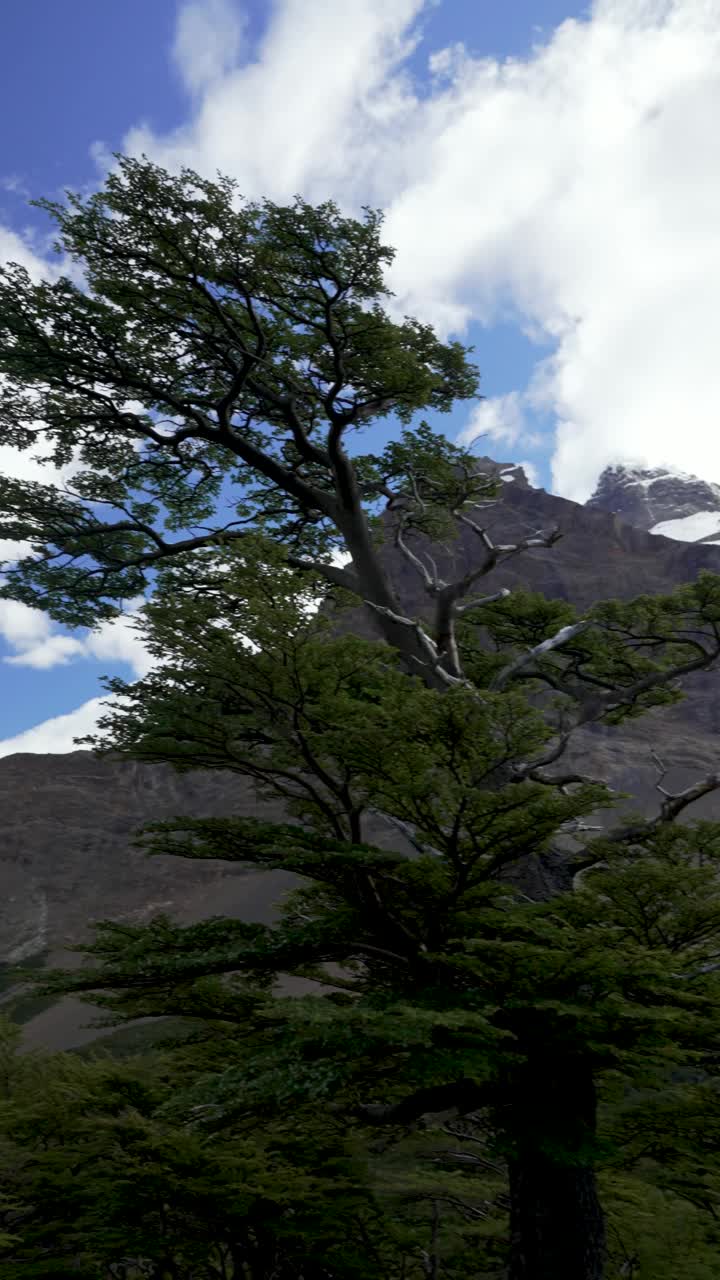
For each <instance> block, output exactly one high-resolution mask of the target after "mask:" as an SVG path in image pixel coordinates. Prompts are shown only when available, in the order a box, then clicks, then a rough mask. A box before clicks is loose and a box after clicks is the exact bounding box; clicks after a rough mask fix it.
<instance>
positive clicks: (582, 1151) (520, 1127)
mask: <svg viewBox="0 0 720 1280" xmlns="http://www.w3.org/2000/svg"><path fill="white" fill-rule="evenodd" d="M508 1111H510V1119H511V1124H510V1125H508V1123H507V1119H508V1118H507V1116H506V1118H505V1126H504V1127H505V1131H506V1132H508V1129H510V1132H509V1136H510V1138H511V1145H512V1154H511V1156H510V1158H509V1161H508V1165H509V1178H510V1206H511V1207H510V1242H511V1243H510V1266H509V1271H508V1280H603V1276H604V1273H605V1224H604V1218H603V1212H602V1208H601V1205H600V1201H599V1199H598V1194H597V1187H596V1179H595V1169H594V1160H593V1152H592V1144H593V1140H594V1137H595V1130H596V1096H595V1087H594V1082H593V1071H592V1065H591V1064H590V1063H589V1062H588V1061H587V1060H583V1059H582V1058H580V1057H579V1056H577V1055H573V1054H568V1055H567V1056H563V1055H562V1054H560V1056H559V1057H555V1056H554V1055H553V1056H552V1057H550V1058H547V1057H545V1056H544V1055H539V1054H533V1055H531V1057H530V1059H529V1061H528V1062H527V1064H526V1065H524V1066H523V1068H522V1069H521V1072H520V1073H519V1078H518V1077H516V1079H515V1088H514V1089H513V1090H512V1093H511V1095H510V1097H509V1099H508Z"/></svg>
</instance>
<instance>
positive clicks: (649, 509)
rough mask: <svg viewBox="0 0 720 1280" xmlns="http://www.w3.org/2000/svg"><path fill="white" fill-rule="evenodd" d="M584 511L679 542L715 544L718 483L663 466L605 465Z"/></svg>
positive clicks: (719, 534) (718, 537)
mask: <svg viewBox="0 0 720 1280" xmlns="http://www.w3.org/2000/svg"><path fill="white" fill-rule="evenodd" d="M585 506H586V510H591V511H592V510H596V511H609V512H611V513H614V514H615V515H618V516H619V517H620V518H621V520H624V521H626V522H627V523H628V524H631V525H634V526H635V528H636V529H645V530H647V531H648V532H649V533H657V534H664V535H665V537H667V538H675V539H677V540H678V541H680V542H708V543H714V542H720V485H717V484H712V483H711V482H710V481H708V480H700V479H699V478H698V476H692V475H688V474H687V473H686V472H684V471H669V470H667V469H666V468H664V467H655V468H647V469H643V468H641V467H628V466H612V467H606V468H605V470H604V471H603V473H602V475H601V476H600V479H599V480H598V484H597V488H596V490H595V492H594V494H593V496H592V497H591V498H590V499H589V501H588V502H587V503H586V504H585Z"/></svg>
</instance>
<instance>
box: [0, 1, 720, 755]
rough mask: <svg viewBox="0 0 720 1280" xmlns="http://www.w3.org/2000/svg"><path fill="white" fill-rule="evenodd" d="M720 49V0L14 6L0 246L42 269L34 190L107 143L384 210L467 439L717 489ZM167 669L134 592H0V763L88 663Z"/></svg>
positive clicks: (281, 196)
mask: <svg viewBox="0 0 720 1280" xmlns="http://www.w3.org/2000/svg"><path fill="white" fill-rule="evenodd" d="M719 55H720V0H595V3H592V4H579V3H574V2H573V0H567V3H563V2H562V0H512V3H511V4H508V5H500V4H498V3H497V0H473V2H472V3H468V0H274V2H273V3H268V2H267V0H248V2H247V3H244V2H242V0H152V3H151V4H148V3H147V0H123V3H122V4H121V5H101V4H98V3H97V0H73V3H72V4H70V5H49V4H48V3H47V0H24V2H23V4H14V5H6V6H5V7H4V9H3V41H2V45H1V46H0V258H2V259H11V260H15V261H21V262H23V263H24V264H25V265H27V266H28V268H29V269H31V270H32V271H34V272H36V273H38V274H43V273H47V272H48V271H50V270H53V269H54V268H53V267H52V266H50V265H49V264H50V247H51V238H52V237H51V228H50V226H49V224H48V221H47V219H46V217H45V215H44V214H42V213H41V212H40V211H38V210H35V209H33V208H31V207H29V205H28V200H29V199H31V198H35V197H39V196H49V197H51V198H55V199H57V198H62V193H63V191H64V190H65V189H67V188H70V189H71V190H80V191H84V192H90V191H92V190H94V189H96V188H97V187H98V186H100V185H102V182H103V179H104V176H105V174H106V173H107V170H108V167H109V166H110V165H111V164H112V153H113V152H116V151H124V152H127V153H130V154H136V155H139V154H142V153H145V154H147V155H148V156H150V157H151V158H152V159H153V160H156V161H157V162H159V163H160V164H162V165H164V166H165V167H167V168H168V169H171V170H176V169H177V168H178V167H179V166H180V165H182V164H190V165H191V166H192V167H193V168H195V169H197V170H199V171H201V172H204V173H208V174H214V173H215V172H216V171H217V170H221V171H223V172H225V173H228V174H231V175H232V176H234V177H236V178H237V179H238V182H239V185H240V190H241V191H242V192H243V194H244V195H245V196H247V197H249V198H251V199H252V198H261V197H263V196H267V197H269V198H270V199H273V200H276V201H287V202H289V201H291V200H292V197H293V195H294V194H295V193H300V194H302V195H303V196H304V197H305V198H306V199H307V200H310V201H312V202H320V201H321V200H325V199H328V198H332V199H334V200H335V201H336V202H337V203H338V204H339V205H340V207H341V208H342V209H343V211H344V212H346V213H349V214H357V213H358V212H359V210H360V209H361V207H362V206H363V205H371V206H373V207H376V208H382V209H383V210H384V211H385V223H384V228H383V238H384V240H385V241H386V242H387V243H389V244H392V245H393V246H394V247H395V249H396V251H397V254H396V258H395V261H394V263H393V266H392V268H391V269H390V271H389V273H388V284H389V285H390V287H391V288H392V289H393V290H394V293H395V295H396V298H395V301H394V303H393V306H396V307H397V311H398V314H399V315H402V314H404V313H408V314H413V315H416V316H418V317H419V318H420V319H422V320H424V321H428V322H430V323H432V324H434V325H435V327H436V329H437V331H438V332H439V334H440V335H441V336H442V337H443V338H458V339H460V340H461V341H463V342H465V343H469V344H473V345H474V347H475V354H474V359H475V360H476V361H477V363H478V365H479V367H480V371H481V375H482V381H481V391H482V392H483V394H484V395H485V397H486V399H485V400H484V401H483V402H482V403H481V404H479V405H475V406H473V407H472V408H470V409H469V408H468V407H467V406H466V405H465V406H462V407H461V408H460V409H459V410H458V412H457V413H453V414H452V415H450V416H448V417H447V418H444V419H442V420H441V422H440V423H439V424H438V425H440V427H441V429H442V430H444V431H445V433H446V434H447V435H448V436H450V437H451V438H453V439H458V440H460V441H467V440H469V439H471V438H474V437H476V436H478V435H481V436H482V439H481V443H482V448H481V450H480V451H481V452H484V453H490V454H491V455H492V456H494V457H496V458H497V459H499V460H502V461H505V460H512V461H516V462H522V463H523V465H524V466H525V467H526V470H527V473H528V477H529V478H530V480H531V482H532V483H536V484H541V485H542V486H543V487H545V488H546V489H548V490H550V491H552V492H555V493H558V494H561V495H562V496H564V497H566V498H571V499H573V500H575V501H580V502H582V501H585V499H586V498H587V497H589V496H590V494H591V492H592V490H593V488H594V485H595V482H596V480H597V477H598V475H599V473H600V471H601V470H602V469H603V467H605V466H606V465H607V464H608V463H613V462H630V463H637V464H640V465H649V466H661V465H662V466H668V467H675V468H678V469H681V470H684V471H687V472H691V473H694V474H699V475H701V476H703V478H705V479H708V480H715V481H720V432H719V431H718V407H719V405H720V359H718V356H717V336H716V335H717V324H716V309H717V301H716V300H717V298H718V296H720V236H719V235H718V226H720V163H719V161H720V131H718V129H717V120H718V118H719V117H720V56H719ZM382 443H384V440H383V439H381V437H380V436H378V435H373V437H372V445H371V446H370V445H364V446H363V447H375V445H378V446H381V445H382ZM0 469H1V470H3V471H5V472H7V473H8V474H12V475H19V476H23V477H27V478H44V479H46V480H47V479H50V478H54V477H51V473H50V472H49V471H48V468H43V467H42V466H39V465H38V464H37V463H35V462H33V461H32V460H31V459H30V458H29V457H28V455H27V454H17V453H15V452H14V451H12V450H9V449H7V448H0ZM0 554H2V549H1V548H0ZM0 597H1V583H0ZM139 603H140V602H139V601H138V602H134V606H133V607H136V606H137V604H139ZM148 669H149V661H148V657H147V653H146V651H145V649H144V647H143V645H142V643H141V639H140V637H139V635H138V634H137V632H136V631H135V630H134V629H133V626H132V607H129V609H128V613H127V614H126V615H125V616H123V617H121V618H119V619H118V620H116V621H114V622H112V623H106V624H103V626H102V627H100V628H99V629H98V630H97V631H96V632H93V633H90V632H88V631H86V630H82V631H81V630H77V631H69V630H68V629H67V628H63V627H60V626H58V625H56V624H54V623H52V622H50V621H49V620H48V619H47V617H46V615H45V614H44V613H43V612H42V611H41V610H34V609H29V608H28V607H27V606H24V605H20V604H17V603H14V602H11V601H7V600H2V599H1V598H0V756H4V755H9V754H12V753H13V752H18V751H30V752H47V751H52V752H58V751H59V752H64V751H69V750H73V749H75V748H74V744H73V741H72V740H73V737H74V736H78V735H81V734H84V733H88V732H91V731H92V729H93V727H94V723H95V718H96V716H97V714H98V711H99V703H100V701H101V699H102V696H103V694H102V688H101V686H100V683H99V677H100V676H101V675H120V676H122V677H123V678H124V679H126V680H132V679H138V678H141V677H142V676H143V675H144V674H145V673H146V672H147V670H148Z"/></svg>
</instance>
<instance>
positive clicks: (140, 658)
mask: <svg viewBox="0 0 720 1280" xmlns="http://www.w3.org/2000/svg"><path fill="white" fill-rule="evenodd" d="M142 604H143V598H142V596H139V597H137V599H135V600H131V601H129V603H128V606H127V610H126V612H125V613H123V614H121V615H120V617H118V618H112V619H111V620H110V621H109V622H102V623H100V625H99V626H98V627H97V629H96V630H95V631H91V632H88V633H86V634H84V635H83V636H82V637H79V636H77V635H76V636H71V635H63V634H62V633H60V632H56V631H54V630H53V623H52V621H51V620H50V618H49V617H48V616H47V614H46V613H43V611H42V610H41V609H31V608H30V606H29V605H26V604H21V603H20V602H19V601H16V600H5V599H2V598H0V636H2V637H3V638H4V639H5V641H6V642H7V644H8V645H9V646H10V648H12V649H14V650H15V651H16V652H15V653H13V654H10V655H7V656H6V657H4V658H3V659H2V661H3V662H4V663H6V664H7V665H9V666H16V667H34V668H36V669H37V670H44V671H47V670H48V669H50V668H52V667H57V666H64V665H66V664H67V663H68V662H72V661H74V660H79V659H83V658H94V659H103V658H108V659H111V660H112V662H113V663H116V662H127V663H128V664H129V665H130V666H131V667H132V669H133V672H134V673H135V675H136V676H138V677H139V678H142V676H144V675H147V673H148V671H149V670H150V668H151V666H152V660H151V658H150V655H149V653H148V651H147V649H146V647H145V645H144V644H143V642H142V640H141V638H140V634H139V632H138V630H137V628H136V627H135V624H134V622H133V616H134V615H135V614H136V613H137V610H138V609H139V607H140V606H141V605H142Z"/></svg>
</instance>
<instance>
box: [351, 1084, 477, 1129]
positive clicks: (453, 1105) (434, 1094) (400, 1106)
mask: <svg viewBox="0 0 720 1280" xmlns="http://www.w3.org/2000/svg"><path fill="white" fill-rule="evenodd" d="M492 1100H493V1091H492V1090H491V1088H490V1086H488V1085H480V1084H478V1083H477V1082H476V1081H475V1080H471V1079H469V1078H468V1077H463V1078H462V1079H460V1080H455V1081H453V1082H452V1083H451V1084H437V1085H431V1086H430V1087H429V1088H427V1089H418V1090H417V1092H416V1093H412V1094H410V1095H409V1097H407V1098H403V1099H402V1101H401V1102H390V1103H382V1102H371V1103H366V1104H365V1105H364V1106H362V1107H360V1108H359V1109H358V1115H359V1116H360V1118H361V1119H362V1120H364V1121H365V1122H366V1123H367V1124H373V1125H375V1124H377V1125H381V1124H412V1123H413V1121H414V1120H419V1119H420V1117H421V1116H425V1115H433V1114H435V1113H437V1112H442V1111H450V1110H456V1111H457V1113H458V1115H468V1113H469V1112H471V1111H479V1110H480V1108H481V1107H485V1106H488V1105H489V1104H490V1102H492Z"/></svg>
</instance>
